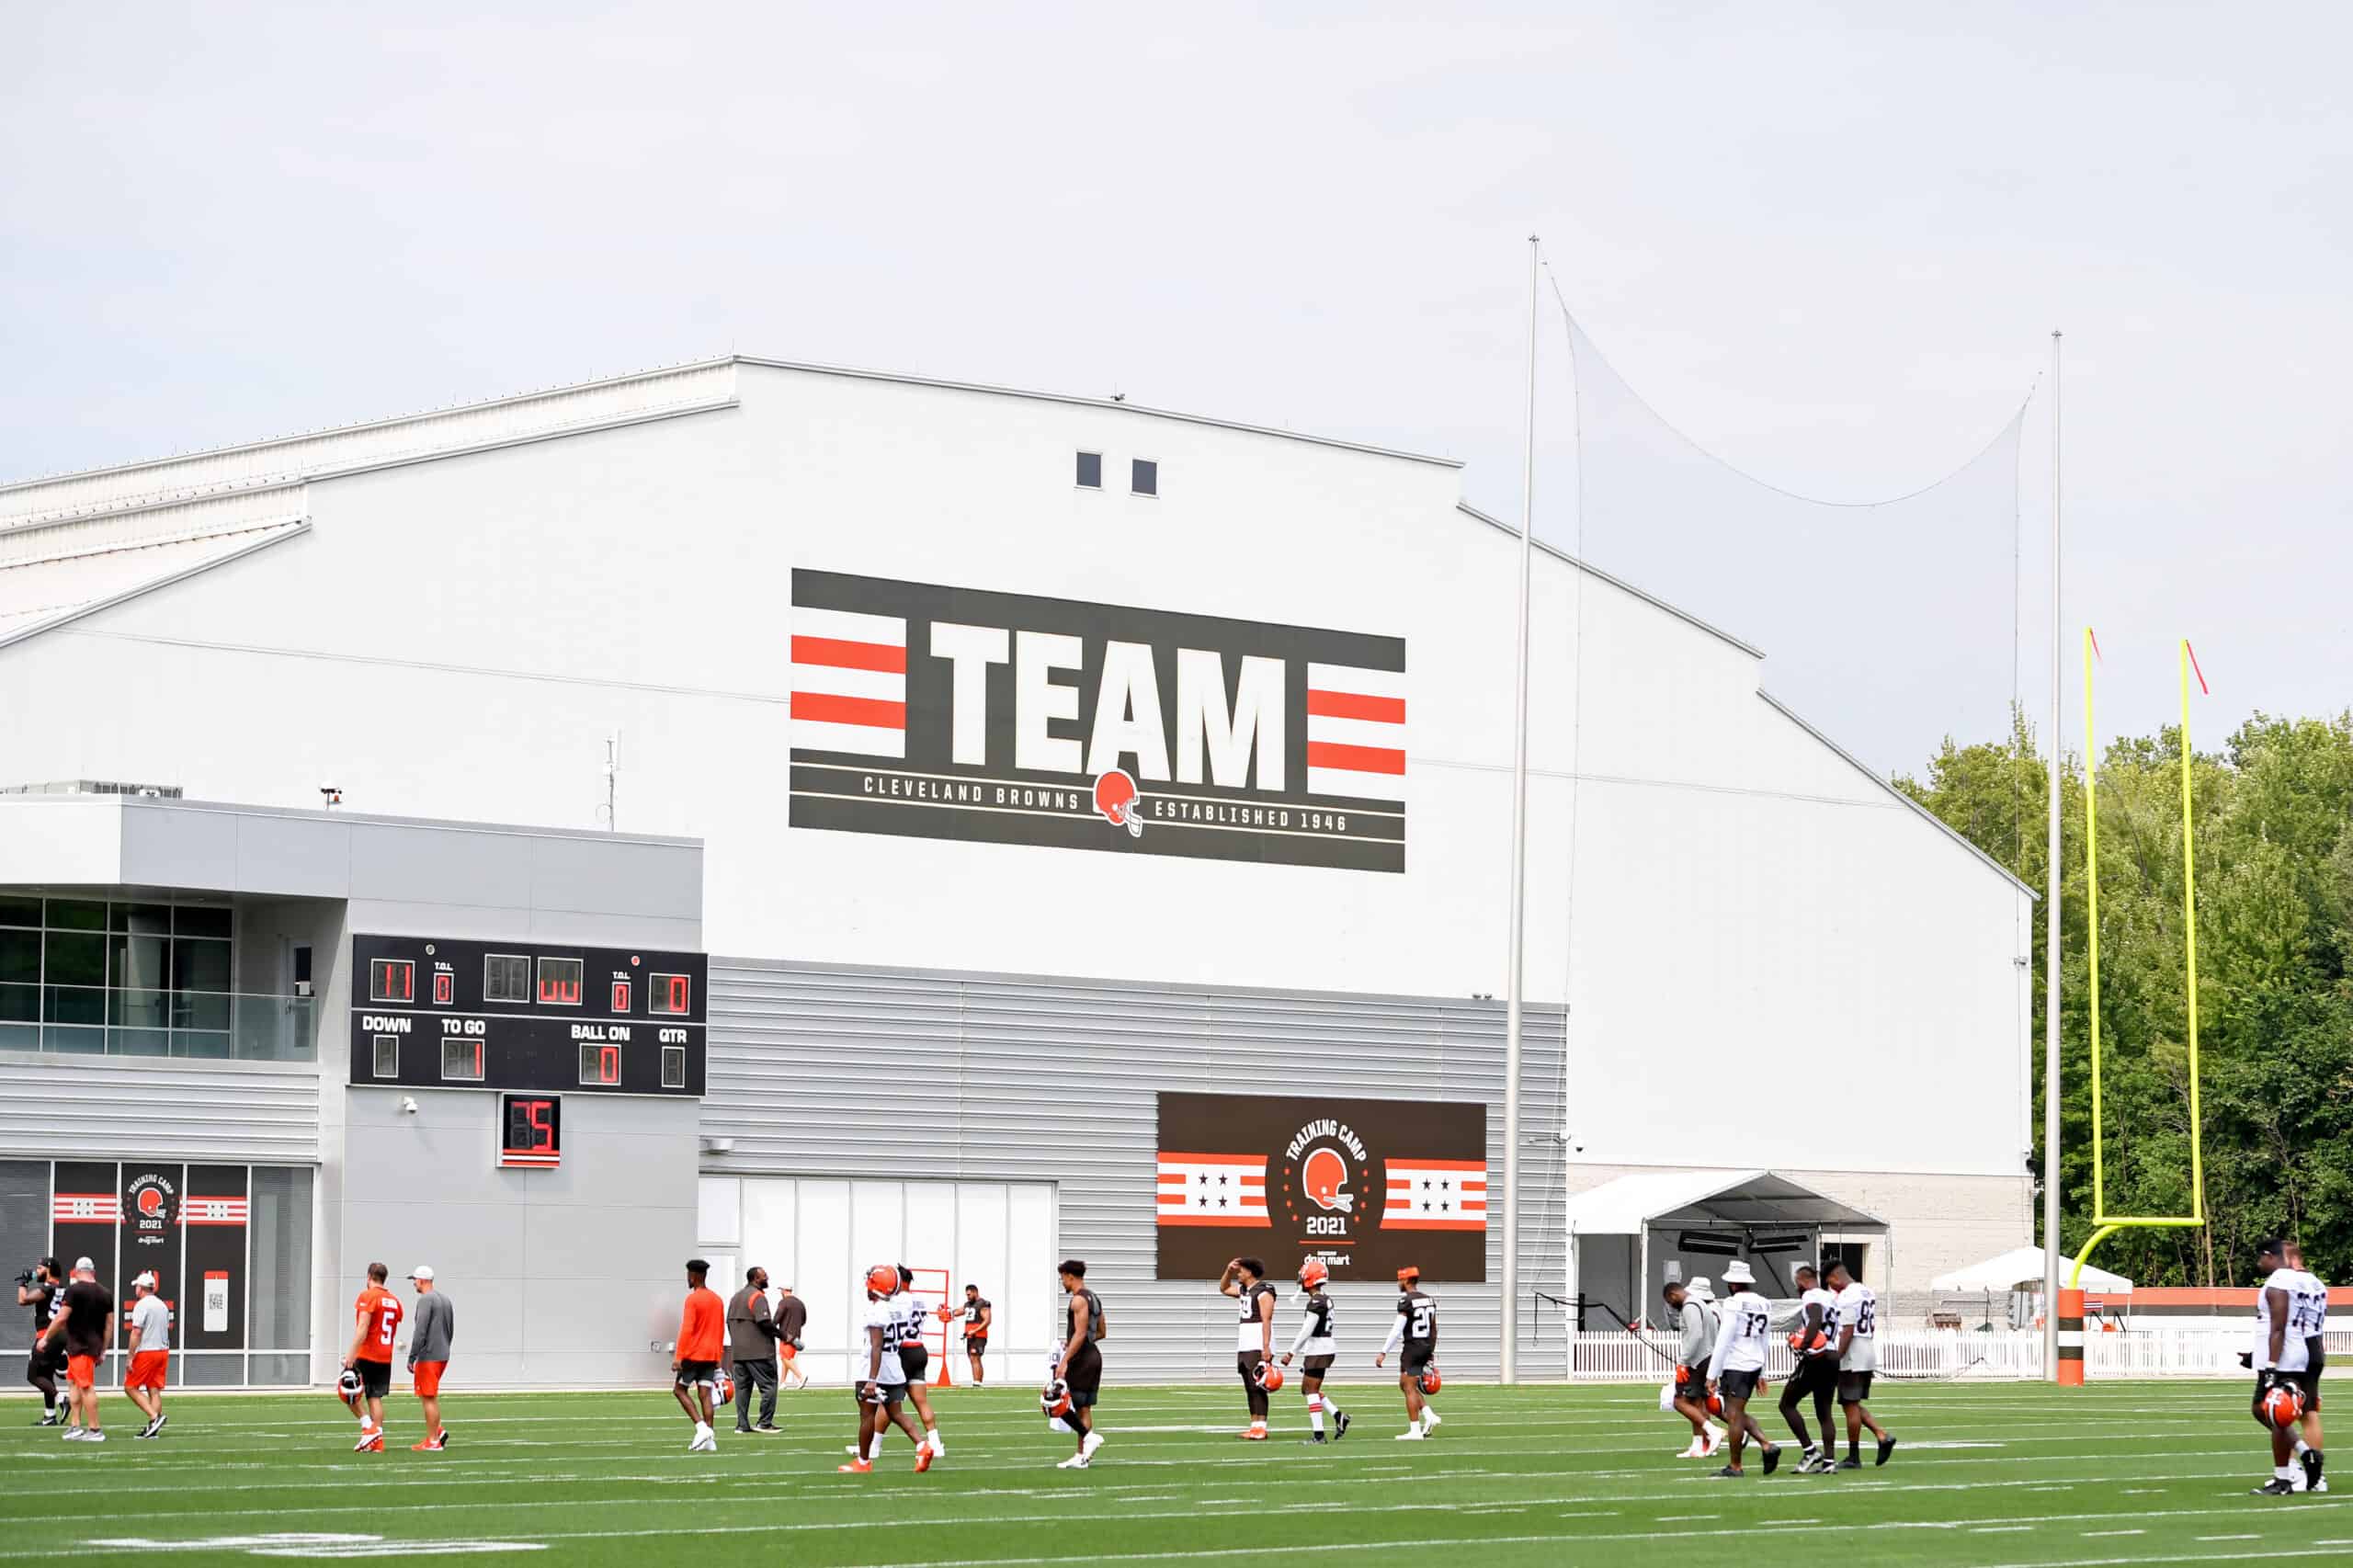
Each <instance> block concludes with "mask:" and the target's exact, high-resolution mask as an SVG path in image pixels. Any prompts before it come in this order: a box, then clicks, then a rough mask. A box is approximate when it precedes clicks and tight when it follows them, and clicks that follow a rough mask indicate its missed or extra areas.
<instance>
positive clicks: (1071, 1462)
mask: <svg viewBox="0 0 2353 1568" xmlns="http://www.w3.org/2000/svg"><path fill="white" fill-rule="evenodd" d="M1054 1468H1055V1469H1056V1470H1085V1469H1086V1455H1085V1454H1073V1455H1071V1456H1070V1458H1068V1459H1066V1460H1063V1462H1062V1463H1060V1464H1058V1465H1056V1466H1054Z"/></svg>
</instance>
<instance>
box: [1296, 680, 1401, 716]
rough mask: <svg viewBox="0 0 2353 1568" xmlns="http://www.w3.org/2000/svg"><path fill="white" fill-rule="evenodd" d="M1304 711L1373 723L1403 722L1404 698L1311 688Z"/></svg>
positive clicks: (1315, 714) (1308, 690) (1314, 714)
mask: <svg viewBox="0 0 2353 1568" xmlns="http://www.w3.org/2000/svg"><path fill="white" fill-rule="evenodd" d="M1307 711H1308V712H1309V713H1310V714H1311V715H1313V716H1317V717H1321V718H1324V719H1369V720H1370V721H1371V722H1374V723H1376V724H1402V723H1404V722H1405V699H1404V698H1402V697H1367V696H1366V695H1365V694H1364V693H1362V692H1360V691H1318V690H1316V689H1315V688H1314V687H1308V689H1307Z"/></svg>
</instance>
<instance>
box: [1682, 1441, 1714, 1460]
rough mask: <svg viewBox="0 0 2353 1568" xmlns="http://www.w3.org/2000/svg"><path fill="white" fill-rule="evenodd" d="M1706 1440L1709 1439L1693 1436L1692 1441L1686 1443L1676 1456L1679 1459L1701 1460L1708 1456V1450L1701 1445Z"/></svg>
mask: <svg viewBox="0 0 2353 1568" xmlns="http://www.w3.org/2000/svg"><path fill="white" fill-rule="evenodd" d="M1705 1441H1707V1439H1706V1438H1704V1437H1694V1438H1692V1439H1691V1441H1690V1442H1688V1443H1687V1444H1685V1445H1684V1448H1683V1451H1682V1452H1681V1453H1679V1454H1677V1455H1676V1456H1675V1457H1676V1458H1677V1459H1679V1460H1699V1459H1705V1458H1707V1457H1708V1450H1707V1449H1704V1448H1701V1447H1700V1446H1699V1445H1700V1444H1702V1443H1704V1442H1705Z"/></svg>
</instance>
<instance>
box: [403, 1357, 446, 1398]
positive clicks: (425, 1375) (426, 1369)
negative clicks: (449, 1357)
mask: <svg viewBox="0 0 2353 1568" xmlns="http://www.w3.org/2000/svg"><path fill="white" fill-rule="evenodd" d="M448 1368H449V1362H447V1361H419V1362H418V1363H417V1364H416V1365H415V1366H414V1367H411V1368H410V1369H408V1370H409V1376H410V1377H411V1378H413V1379H414V1380H415V1389H416V1397H417V1398H419V1399H432V1398H435V1397H437V1396H438V1394H439V1393H440V1392H441V1374H442V1372H443V1371H444V1370H446V1369H448Z"/></svg>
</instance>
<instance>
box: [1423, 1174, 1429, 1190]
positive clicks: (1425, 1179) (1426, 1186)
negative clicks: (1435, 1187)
mask: <svg viewBox="0 0 2353 1568" xmlns="http://www.w3.org/2000/svg"><path fill="white" fill-rule="evenodd" d="M1429 1189H1430V1178H1429V1177H1427V1176H1424V1177H1423V1178H1422V1190H1423V1191H1424V1192H1427V1191H1428V1190H1429Z"/></svg>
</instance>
